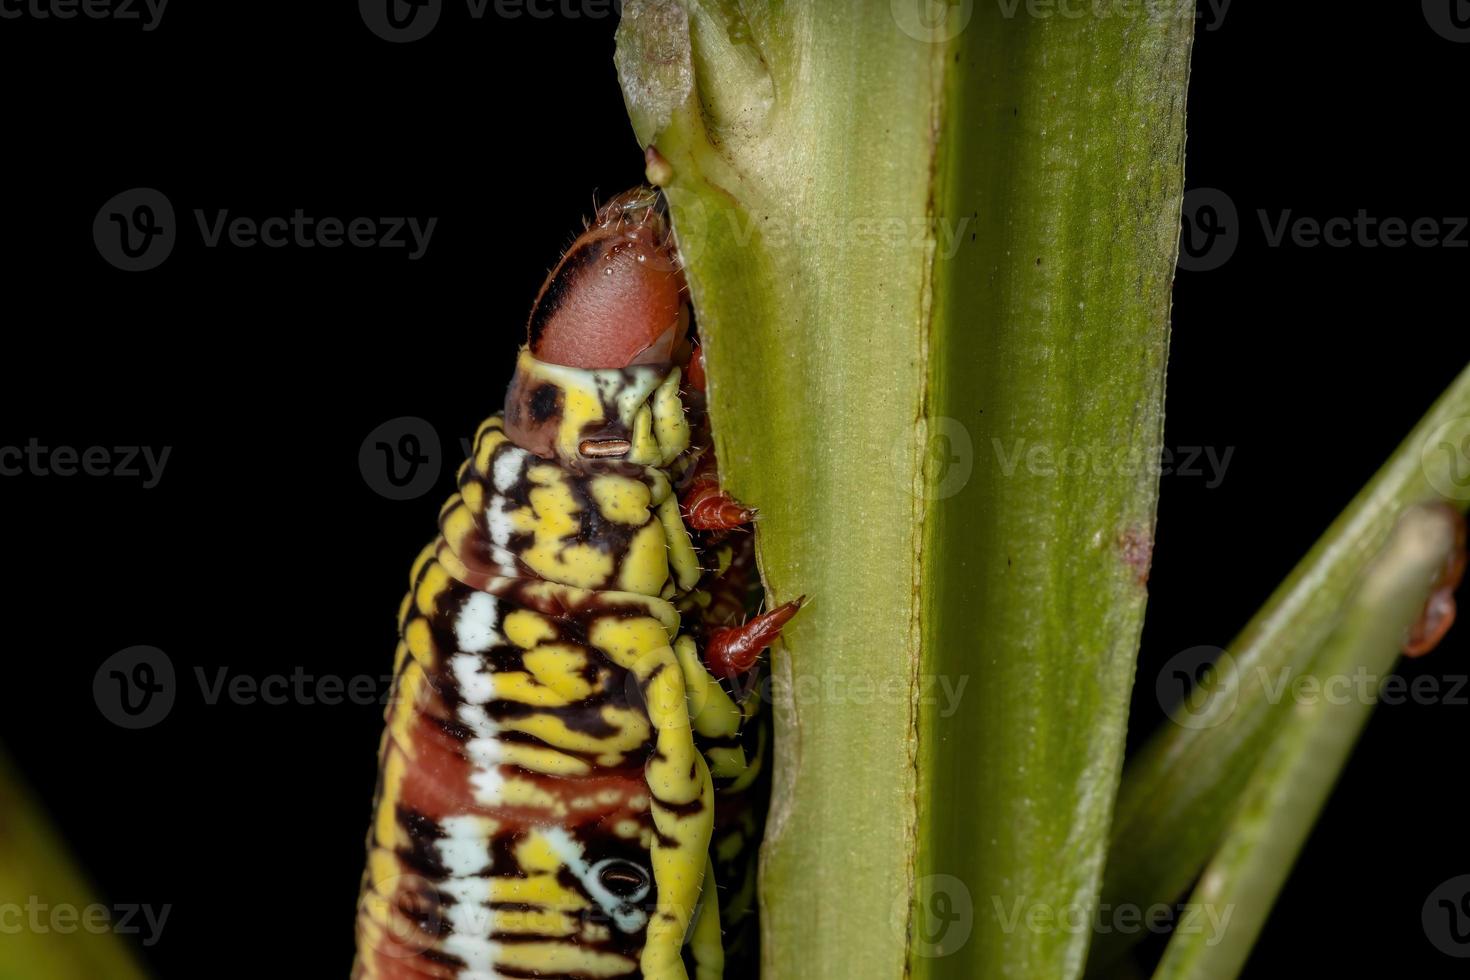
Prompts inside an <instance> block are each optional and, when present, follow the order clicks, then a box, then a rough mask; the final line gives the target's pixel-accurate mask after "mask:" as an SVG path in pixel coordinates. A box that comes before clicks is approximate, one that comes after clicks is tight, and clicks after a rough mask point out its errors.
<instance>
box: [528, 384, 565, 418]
mask: <svg viewBox="0 0 1470 980" xmlns="http://www.w3.org/2000/svg"><path fill="white" fill-rule="evenodd" d="M560 395H561V392H559V391H557V389H556V385H542V386H541V387H539V388H537V389H536V390H535V391H533V392H531V421H532V422H535V423H537V424H539V423H541V422H545V421H546V420H547V419H549V418H551V417H552V416H553V415H555V414H556V403H557V400H558V398H559V397H560Z"/></svg>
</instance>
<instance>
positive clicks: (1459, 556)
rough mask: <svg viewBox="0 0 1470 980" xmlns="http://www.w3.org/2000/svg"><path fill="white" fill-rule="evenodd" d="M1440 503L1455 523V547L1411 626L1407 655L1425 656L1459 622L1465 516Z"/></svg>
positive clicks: (1406, 644)
mask: <svg viewBox="0 0 1470 980" xmlns="http://www.w3.org/2000/svg"><path fill="white" fill-rule="evenodd" d="M1440 506H1441V507H1443V508H1444V510H1445V511H1446V512H1447V513H1448V514H1449V516H1450V518H1451V519H1452V520H1453V521H1454V522H1455V547H1454V548H1453V549H1452V550H1451V551H1450V554H1449V557H1447V558H1446V559H1445V563H1444V567H1443V568H1442V569H1440V573H1439V575H1438V576H1437V577H1436V579H1435V586H1434V591H1433V592H1431V593H1430V594H1429V601H1428V602H1426V603H1425V604H1424V611H1423V612H1422V613H1420V614H1419V620H1418V622H1416V623H1415V624H1414V625H1413V626H1412V627H1410V629H1409V636H1408V639H1406V640H1405V641H1404V656H1406V657H1422V656H1424V655H1425V654H1426V653H1428V652H1429V651H1431V650H1433V649H1434V648H1435V647H1437V646H1439V642H1440V641H1441V640H1443V639H1444V637H1445V634H1446V633H1448V632H1449V631H1450V627H1451V626H1453V625H1455V613H1456V611H1457V609H1456V606H1455V590H1456V589H1458V588H1459V587H1460V582H1461V580H1463V579H1464V577H1465V517H1464V515H1462V514H1461V513H1460V512H1459V511H1457V510H1455V509H1454V508H1453V507H1450V506H1449V505H1447V504H1441V505H1440Z"/></svg>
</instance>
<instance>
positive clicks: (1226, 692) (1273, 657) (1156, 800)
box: [1095, 369, 1470, 966]
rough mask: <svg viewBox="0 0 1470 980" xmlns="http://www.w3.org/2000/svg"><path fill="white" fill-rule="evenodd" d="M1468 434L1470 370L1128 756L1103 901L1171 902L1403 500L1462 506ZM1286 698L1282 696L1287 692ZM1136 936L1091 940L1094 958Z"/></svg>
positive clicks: (1213, 841) (1213, 839) (1113, 952)
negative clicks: (1167, 719) (1224, 654)
mask: <svg viewBox="0 0 1470 980" xmlns="http://www.w3.org/2000/svg"><path fill="white" fill-rule="evenodd" d="M1467 435H1470V369H1467V370H1466V371H1465V372H1464V373H1462V374H1461V375H1460V377H1459V378H1457V379H1456V380H1455V383H1454V384H1453V385H1451V386H1450V388H1449V390H1448V391H1446V392H1445V394H1444V395H1443V396H1442V397H1441V398H1440V399H1439V401H1438V402H1437V403H1436V404H1435V405H1434V407H1433V408H1431V409H1430V411H1429V413H1428V414H1427V415H1426V416H1425V417H1424V418H1423V419H1422V420H1421V421H1420V423H1419V425H1418V426H1416V427H1415V429H1414V431H1413V432H1412V433H1411V434H1410V435H1409V437H1408V438H1407V439H1406V440H1404V442H1403V443H1402V444H1401V445H1400V446H1399V448H1398V449H1397V450H1396V451H1395V453H1394V454H1393V456H1392V457H1391V458H1390V459H1389V461H1388V462H1387V463H1386V464H1385V465H1384V466H1383V468H1382V469H1380V470H1379V472H1378V473H1377V475H1375V476H1374V478H1373V480H1372V481H1371V482H1370V483H1369V484H1368V485H1367V486H1366V487H1365V488H1364V489H1363V490H1362V491H1361V492H1360V493H1359V494H1358V496H1357V497H1356V498H1355V499H1354V500H1353V502H1352V503H1351V504H1349V505H1348V508H1347V509H1346V510H1345V511H1343V513H1342V515H1341V516H1340V517H1338V519H1337V520H1336V521H1335V522H1334V523H1333V525H1332V527H1330V528H1329V529H1328V530H1327V532H1326V533H1325V534H1324V535H1323V536H1322V538H1321V539H1320V540H1318V542H1317V544H1316V545H1315V546H1314V547H1313V548H1312V550H1311V552H1310V553H1309V554H1308V555H1307V556H1306V557H1305V558H1304V559H1303V560H1302V561H1301V563H1300V564H1298V565H1297V567H1296V568H1295V570H1293V571H1292V573H1291V575H1290V577H1288V578H1287V580H1286V581H1285V582H1284V583H1283V584H1282V585H1281V586H1280V587H1279V588H1278V589H1277V590H1276V592H1275V594H1273V595H1272V596H1271V598H1270V600H1268V602H1267V603H1266V605H1265V606H1264V607H1263V608H1262V609H1261V611H1260V612H1258V613H1257V614H1256V616H1255V617H1254V618H1253V619H1252V620H1251V622H1250V623H1249V624H1248V625H1247V626H1246V628H1245V630H1244V631H1243V632H1242V633H1241V635H1240V636H1239V637H1238V638H1237V639H1236V641H1235V642H1234V643H1233V644H1231V646H1230V649H1229V651H1228V653H1229V659H1228V660H1225V659H1223V658H1222V660H1221V662H1220V663H1219V664H1218V665H1217V667H1216V669H1215V670H1214V671H1213V672H1212V674H1211V675H1210V676H1209V677H1207V678H1206V679H1205V680H1204V682H1203V683H1202V685H1201V686H1200V689H1199V690H1200V691H1201V692H1203V693H1202V694H1200V695H1198V696H1196V697H1193V698H1192V699H1191V700H1190V701H1188V702H1187V703H1186V704H1185V705H1184V706H1182V707H1181V709H1180V710H1178V711H1175V712H1174V713H1173V717H1174V719H1175V722H1176V723H1175V724H1166V725H1165V726H1164V727H1163V729H1162V730H1160V731H1159V732H1158V733H1157V734H1156V735H1155V736H1154V737H1153V739H1152V740H1151V741H1150V742H1149V743H1148V745H1146V746H1145V748H1144V750H1143V751H1142V752H1141V753H1140V754H1139V756H1138V758H1137V759H1136V760H1134V761H1132V762H1130V764H1129V766H1128V770H1127V772H1126V773H1125V775H1124V779H1123V785H1122V789H1121V791H1120V793H1119V798H1118V808H1117V816H1116V820H1115V822H1114V827H1113V846H1112V850H1111V852H1110V855H1109V858H1108V868H1107V875H1106V879H1105V881H1104V888H1103V902H1104V903H1105V904H1108V905H1110V906H1111V907H1115V908H1116V907H1118V906H1120V905H1126V906H1129V907H1139V908H1147V907H1149V906H1152V905H1154V904H1156V903H1159V902H1172V901H1174V900H1175V899H1176V898H1178V897H1179V896H1180V895H1181V894H1182V893H1183V892H1184V890H1185V889H1186V888H1187V887H1188V886H1189V884H1190V882H1191V881H1192V880H1194V878H1195V877H1196V876H1197V875H1198V874H1199V872H1200V869H1201V868H1203V867H1204V865H1205V862H1206V861H1207V860H1209V858H1210V855H1211V854H1212V853H1213V852H1214V851H1215V849H1216V847H1217V846H1218V845H1219V843H1220V841H1221V839H1222V836H1223V834H1224V832H1225V828H1226V825H1227V821H1228V820H1229V819H1230V814H1231V813H1233V812H1234V807H1235V803H1236V801H1237V800H1238V799H1239V797H1240V794H1241V792H1242V791H1243V790H1244V789H1245V786H1246V784H1247V781H1248V780H1249V779H1250V778H1251V774H1252V773H1253V772H1254V771H1255V769H1256V765H1257V763H1258V762H1259V761H1260V759H1261V757H1262V756H1263V755H1264V753H1265V751H1266V748H1267V746H1268V745H1270V744H1271V740H1272V738H1273V737H1274V735H1275V731H1276V727H1277V725H1278V724H1279V723H1280V721H1281V719H1282V718H1284V717H1285V716H1286V715H1287V713H1288V712H1287V711H1286V710H1285V709H1284V708H1283V699H1282V698H1281V697H1279V696H1276V695H1274V694H1273V693H1272V692H1273V691H1279V690H1280V687H1281V684H1282V682H1283V680H1290V679H1291V678H1294V677H1297V676H1299V675H1301V674H1302V673H1303V672H1305V671H1306V670H1308V669H1309V668H1310V666H1311V664H1312V663H1313V660H1314V658H1315V657H1316V655H1317V652H1318V651H1319V649H1321V647H1322V644H1323V642H1324V640H1325V639H1326V637H1327V636H1328V635H1329V634H1330V633H1331V632H1332V631H1333V630H1334V629H1335V628H1336V627H1337V625H1338V622H1339V620H1340V618H1341V615H1342V611H1343V609H1344V608H1346V605H1347V599H1348V597H1349V596H1350V595H1351V592H1352V590H1353V589H1354V588H1355V587H1356V585H1357V583H1358V580H1359V576H1360V575H1361V573H1362V570H1363V568H1364V566H1365V565H1367V564H1368V562H1369V561H1371V560H1372V558H1373V556H1374V555H1375V554H1377V553H1378V552H1379V550H1380V549H1382V547H1383V545H1384V542H1385V541H1386V540H1387V539H1388V536H1389V533H1390V531H1391V530H1392V529H1393V527H1394V525H1395V524H1396V523H1397V522H1398V520H1399V518H1400V517H1401V516H1402V515H1403V513H1404V512H1405V511H1406V510H1407V509H1408V508H1410V507H1412V506H1414V505H1416V504H1420V503H1424V502H1429V501H1436V500H1447V501H1448V502H1450V503H1452V504H1453V505H1454V506H1456V507H1457V508H1458V509H1460V510H1461V511H1463V510H1464V509H1465V507H1466V505H1467V503H1470V483H1467V482H1466V477H1465V474H1463V473H1460V472H1459V471H1458V469H1457V467H1458V466H1462V465H1463V459H1464V455H1463V453H1464V452H1465V450H1464V446H1465V445H1466V444H1467V443H1466V442H1462V440H1467ZM1285 700H1287V701H1289V699H1285ZM1135 938H1137V937H1136V935H1125V934H1122V933H1119V932H1117V931H1114V932H1112V933H1109V934H1108V935H1106V936H1103V937H1100V938H1099V940H1098V949H1097V956H1096V957H1095V959H1096V960H1097V961H1098V963H1097V965H1098V966H1103V965H1106V963H1108V962H1110V961H1111V960H1112V959H1113V958H1115V957H1116V956H1117V955H1118V954H1119V953H1120V952H1121V950H1122V949H1123V948H1124V947H1126V945H1128V943H1129V942H1130V941H1131V940H1132V939H1135Z"/></svg>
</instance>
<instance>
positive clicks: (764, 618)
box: [353, 189, 801, 980]
mask: <svg viewBox="0 0 1470 980" xmlns="http://www.w3.org/2000/svg"><path fill="white" fill-rule="evenodd" d="M689 321H690V317H689V312H688V304H687V290H686V288H685V285H684V282H683V277H682V272H681V271H680V269H679V266H678V262H677V257H676V255H675V252H674V247H673V243H672V239H671V237H670V235H669V231H668V228H667V226H666V223H665V221H664V218H663V216H662V213H661V211H660V202H659V199H658V197H657V195H656V192H654V191H651V190H649V189H637V190H634V191H630V192H628V193H627V194H624V195H621V196H619V197H618V198H615V199H614V200H613V201H611V202H609V203H608V204H607V205H605V206H604V207H603V208H601V209H599V211H598V214H597V218H596V220H595V221H594V222H593V224H592V225H591V226H590V227H589V228H588V229H587V231H586V232H585V233H584V234H582V235H581V236H580V237H579V238H578V239H577V240H576V241H575V242H574V243H573V245H572V246H571V248H570V249H569V250H568V252H567V253H566V255H565V256H563V258H562V260H561V262H560V263H559V264H558V265H557V267H556V268H555V269H554V270H553V271H552V273H551V275H550V276H549V277H548V279H547V282H546V285H545V286H543V288H542V290H541V294H540V296H539V297H538V298H537V301H536V304H535V307H534V309H533V312H532V315H531V320H530V327H529V331H528V333H529V337H528V343H527V345H526V346H525V347H523V348H522V350H521V352H520V355H519V359H518V362H517V367H516V373H515V376H514V378H513V380H512V382H511V385H510V390H509V392H508V393H507V397H506V404H505V410H504V412H503V413H502V414H499V415H496V416H493V417H492V418H490V419H489V420H487V421H486V422H485V423H483V424H482V425H481V426H480V428H479V431H478V432H477V433H476V436H475V439H474V442H473V455H472V457H471V458H470V459H469V460H467V461H466V462H465V464H464V466H463V467H462V468H461V470H460V474H459V492H458V493H457V494H456V495H455V496H453V497H452V498H451V499H450V500H449V502H448V503H447V504H446V505H445V506H444V508H443V509H442V510H441V512H440V518H439V530H440V533H439V536H438V538H437V539H436V540H435V541H434V542H433V543H432V544H430V545H429V546H428V547H427V548H426V549H425V550H424V551H423V552H422V553H421V554H420V555H419V558H418V560H417V561H416V562H415V563H414V565H413V570H412V572H411V575H410V591H409V594H408V595H407V596H406V597H405V599H404V602H403V605H402V607H401V610H400V614H399V634H400V640H399V644H398V648H397V651H396V654H395V665H394V676H395V680H394V690H393V697H392V699H391V701H390V707H389V708H388V711H387V717H386V722H387V724H386V730H385V732H384V735H383V741H382V746H381V749H380V764H379V777H378V787H377V794H376V801H375V804H374V818H373V823H372V827H371V829H370V831H369V835H368V867H367V871H366V873H365V875H364V881H363V891H362V896H361V900H360V902H359V905H358V915H357V951H358V955H357V960H356V964H355V966H354V970H353V976H354V977H355V978H361V980H368V978H385V980H395V978H436V980H488V978H492V977H551V978H556V977H564V978H612V977H620V978H624V977H650V978H657V980H664V978H678V977H687V976H695V977H697V978H700V980H710V978H716V977H720V976H722V975H723V974H724V972H725V970H726V968H727V966H728V967H729V969H730V972H731V973H732V974H735V973H743V972H746V971H747V970H748V968H749V958H750V957H751V956H753V955H754V952H755V937H754V935H753V933H754V929H755V916H754V914H753V908H754V891H755V869H754V857H755V845H756V843H757V841H758V833H759V827H760V822H761V820H760V818H761V814H762V813H763V806H764V799H763V794H764V793H765V791H766V790H765V787H766V781H765V778H764V777H765V770H764V765H765V756H766V747H767V741H768V737H769V736H768V730H767V727H766V721H767V719H766V716H765V714H764V713H763V712H762V710H761V707H762V705H761V699H760V697H759V694H758V691H759V684H756V683H752V681H753V680H755V679H757V678H758V672H759V670H760V666H759V659H758V658H759V655H760V653H761V651H762V650H764V649H765V648H766V647H767V646H768V645H769V644H770V643H771V642H773V641H774V639H775V638H776V636H777V635H778V633H779V631H780V629H781V627H782V626H783V625H784V624H785V623H786V622H787V621H788V620H789V619H790V618H791V616H792V615H794V614H795V612H796V610H797V609H798V608H799V606H800V603H801V600H800V599H797V600H794V601H792V602H788V603H785V604H783V605H781V606H779V607H777V608H775V609H772V610H771V611H769V612H766V613H764V614H761V615H756V616H753V617H750V618H747V617H748V615H749V613H750V612H751V611H752V608H753V607H752V602H753V597H755V596H758V594H759V582H758V576H757V575H756V574H755V572H754V562H753V556H752V552H751V538H750V535H749V534H748V533H746V529H744V528H743V527H742V526H743V525H746V524H748V523H749V522H750V520H751V518H752V517H753V513H752V512H751V511H750V510H748V509H747V508H745V507H743V506H742V505H740V504H738V503H737V502H735V501H734V500H733V499H731V498H730V497H729V495H728V494H726V493H725V492H724V491H723V490H721V489H720V487H719V482H718V473H717V469H716V466H715V463H714V459H713V455H712V450H711V443H710V437H709V426H708V420H707V416H706V413H705V410H704V397H703V362H702V358H701V355H700V353H699V352H698V351H697V350H696V349H694V348H693V347H692V344H691V342H690V339H689V338H688V336H687V334H688V333H689V329H690V327H689ZM717 895H718V898H716V896H717Z"/></svg>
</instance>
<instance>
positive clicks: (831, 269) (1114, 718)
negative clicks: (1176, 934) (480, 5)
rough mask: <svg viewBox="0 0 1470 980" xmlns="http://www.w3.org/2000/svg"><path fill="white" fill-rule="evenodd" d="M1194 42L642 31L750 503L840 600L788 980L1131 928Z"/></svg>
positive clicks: (977, 16)
mask: <svg viewBox="0 0 1470 980" xmlns="http://www.w3.org/2000/svg"><path fill="white" fill-rule="evenodd" d="M941 7H943V8H944V9H946V10H947V11H948V15H949V16H950V17H956V18H960V19H958V20H954V21H949V20H943V19H940V20H935V19H932V15H933V14H935V13H936V12H939V8H941ZM926 12H927V14H928V15H930V16H929V17H926V16H925V14H926ZM1192 26H1193V25H1192V21H1191V20H1190V19H1189V18H1178V17H1158V16H1149V15H1143V16H1106V17H1098V16H1084V17H1081V18H1074V17H1047V16H1033V15H1032V13H1031V12H1030V11H1029V10H1028V9H1027V8H1025V7H1024V6H1022V7H1019V8H1014V9H1012V8H1010V7H1009V6H1008V5H1005V4H1002V5H998V6H997V5H993V4H990V5H987V4H974V5H955V4H951V5H933V4H930V5H927V6H926V5H925V4H921V3H913V2H909V0H904V2H897V3H887V2H877V3H851V2H849V0H840V2H839V0H809V2H801V3H797V2H780V0H751V2H743V3H734V2H729V0H682V2H673V0H640V2H633V3H629V4H628V5H627V6H626V7H625V9H624V19H623V24H622V26H621V28H620V31H619V41H618V67H619V73H620V76H621V79H622V83H623V88H624V93H625V97H626V102H627V104H628V109H629V115H630V117H631V119H632V121H633V124H634V129H635V131H636V133H637V135H638V138H639V141H640V143H642V144H643V145H644V146H648V145H649V144H655V145H656V146H657V149H658V152H659V154H660V155H661V159H662V162H660V163H658V164H657V165H656V166H655V167H653V168H651V172H652V173H655V174H657V176H658V178H659V179H660V181H661V183H663V185H664V188H665V192H666V194H667V196H668V200H669V204H670V210H671V214H672V217H673V223H674V228H675V232H676V234H677V236H678V241H679V245H680V250H681V253H682V255H683V258H684V263H685V269H686V272H687V275H688V279H689V284H690V289H691V293H692V296H693V299H694V306H695V310H696V314H697V318H698V321H699V326H700V332H701V336H702V337H703V340H704V343H705V349H706V352H707V365H708V374H709V379H710V389H709V391H710V408H711V415H712V418H713V420H714V425H715V433H716V448H717V450H718V454H719V459H720V467H721V475H722V479H723V480H724V482H725V483H726V485H727V486H729V487H730V489H731V490H732V491H733V492H734V493H735V495H736V496H738V497H740V498H741V499H742V500H744V501H745V502H747V503H749V504H752V505H754V506H756V507H758V508H759V509H760V514H761V517H760V521H759V524H758V532H757V547H758V552H759V556H760V561H761V568H762V572H763V574H764V577H765V580H766V583H767V586H768V588H769V590H770V592H771V593H772V596H773V598H774V599H776V600H784V599H789V598H791V597H793V596H794V595H795V594H797V593H807V594H810V595H811V596H812V597H813V602H812V603H811V604H810V605H809V606H808V607H806V608H804V609H803V610H802V613H801V615H800V616H799V617H798V618H797V619H796V620H795V621H793V622H792V624H791V626H790V628H789V630H788V632H787V634H786V642H785V645H784V650H780V651H777V652H776V653H775V655H774V656H773V658H772V663H773V671H774V680H775V688H774V708H775V710H776V718H775V720H776V746H775V754H774V762H775V786H774V794H773V795H774V802H773V805H772V809H771V813H770V820H769V825H768V828H767V836H766V841H765V846H764V850H763V862H762V880H761V891H762V899H761V901H762V930H763V950H764V960H763V962H764V967H765V970H764V972H765V974H766V975H768V976H772V977H782V976H801V977H839V978H848V977H855V976H861V977H870V976H871V977H896V976H901V975H904V974H905V972H912V973H915V974H924V975H934V976H938V975H958V976H986V977H1028V978H1029V977H1046V978H1048V980H1053V978H1065V977H1068V976H1075V975H1076V974H1077V973H1078V972H1079V970H1080V968H1081V964H1082V960H1083V954H1084V950H1085V948H1086V945H1087V941H1088V937H1087V934H1086V931H1085V930H1081V931H1078V930H1070V931H1068V930H1050V931H1041V930H1032V929H1027V928H1025V927H1022V928H1019V929H1018V928H1013V927H1007V924H1006V923H1007V921H1008V916H1009V910H1010V909H1011V908H1012V907H1013V906H1014V905H1016V904H1017V903H1019V904H1020V905H1021V906H1022V907H1023V908H1026V907H1029V906H1031V905H1040V906H1044V907H1047V908H1051V909H1054V910H1057V911H1059V912H1061V911H1063V910H1069V909H1076V908H1081V909H1083V910H1085V909H1086V908H1088V907H1090V905H1091V903H1093V902H1094V901H1095V899H1096V892H1097V888H1098V880H1099V877H1100V873H1101V866H1102V863H1103V854H1104V848H1105V845H1106V843H1107V827H1108V819H1109V811H1110V808H1111V804H1112V799H1113V789H1114V787H1115V785H1116V779H1117V776H1118V770H1119V766H1120V758H1121V751H1122V744H1123V736H1124V720H1125V714H1126V707H1127V702H1128V683H1129V679H1130V678H1131V675H1132V671H1133V663H1134V656H1135V653H1136V648H1137V640H1138V633H1139V627H1140V623H1141V618H1142V612H1143V604H1144V598H1145V590H1144V587H1143V579H1144V577H1145V575H1146V572H1147V567H1148V561H1149V553H1150V548H1151V543H1152V539H1153V517H1154V504H1155V495H1156V491H1157V478H1158V472H1157V465H1156V460H1157V454H1158V450H1159V441H1160V431H1161V418H1162V415H1161V400H1162V391H1163V373H1164V358H1165V352H1166V349H1167V336H1168V334H1167V330H1168V327H1167V324H1168V303H1169V299H1168V296H1169V286H1170V282H1171V277H1172V270H1173V265H1174V250H1175V244H1176V239H1177V235H1178V227H1179V226H1178V212H1179V205H1180V199H1181V182H1182V152H1183V137H1184V128H1183V111H1184V110H1183V95H1184V83H1185V76H1186V71H1187V59H1188V50H1189V42H1190V37H1191V32H1192ZM1017 454H1019V455H1017ZM1038 454H1039V455H1038ZM1079 456H1080V457H1081V459H1082V462H1081V463H1080V464H1079V463H1078V458H1079ZM997 903H998V904H999V905H1000V906H1002V907H1003V908H1004V909H1005V910H1006V915H1004V916H1002V915H997V913H996V905H997ZM951 913H953V914H954V915H958V916H960V919H959V920H952V919H951V918H950V915H951ZM1084 916H1085V911H1084Z"/></svg>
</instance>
